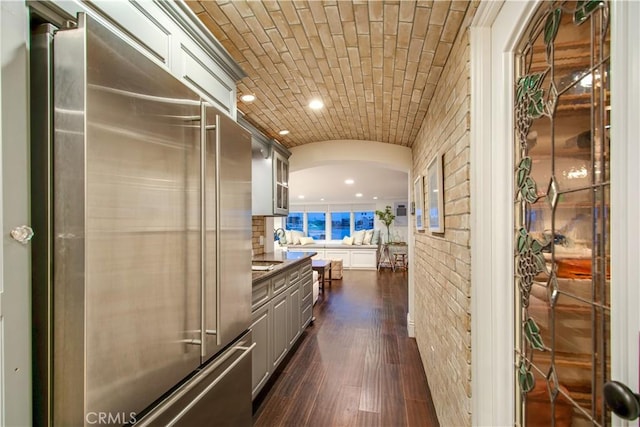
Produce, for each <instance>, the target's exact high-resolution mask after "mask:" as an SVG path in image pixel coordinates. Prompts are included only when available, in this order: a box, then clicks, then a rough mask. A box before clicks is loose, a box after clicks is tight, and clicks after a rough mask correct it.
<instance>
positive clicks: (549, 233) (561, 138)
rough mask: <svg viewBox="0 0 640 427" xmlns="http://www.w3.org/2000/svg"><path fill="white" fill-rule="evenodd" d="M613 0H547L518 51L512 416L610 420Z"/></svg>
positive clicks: (573, 422) (570, 422)
mask: <svg viewBox="0 0 640 427" xmlns="http://www.w3.org/2000/svg"><path fill="white" fill-rule="evenodd" d="M608 19H609V3H608V2H606V1H600V0H598V1H586V0H582V1H550V2H542V4H541V6H540V7H539V9H538V11H537V12H536V14H535V15H534V17H533V18H532V20H531V22H530V23H529V24H528V27H527V29H526V30H525V32H524V36H523V39H522V40H521V42H520V45H519V49H518V52H517V54H516V70H517V74H516V76H515V79H514V82H515V85H514V100H515V105H514V112H513V114H514V123H515V129H514V146H515V152H516V158H515V159H514V187H515V194H514V203H515V207H516V209H515V211H516V218H515V224H516V228H515V230H514V239H515V247H516V253H515V254H514V257H515V277H514V286H515V289H516V294H517V298H516V301H515V303H516V305H517V309H516V313H517V318H516V322H517V325H518V326H517V331H518V333H517V336H516V342H517V345H516V349H515V351H516V367H515V375H516V378H515V379H516V384H517V389H518V391H517V396H518V402H519V404H518V405H519V407H518V408H517V410H516V413H517V414H519V415H518V419H517V420H516V424H518V425H552V426H564V425H566V426H582V425H608V424H610V414H609V412H608V411H607V410H606V409H605V406H604V403H603V399H602V386H603V383H604V382H605V380H607V379H608V378H609V376H610V370H609V369H610V368H609V366H610V362H609V354H610V350H609V348H610V345H609V336H610V333H609V325H610V305H609V301H610V299H609V284H610V278H609V264H610V255H609V254H610V249H609V209H610V204H609V148H610V141H609V117H610V107H609V99H610V95H609V64H610V61H609V51H610V49H609V43H610V41H609V28H610V23H609V21H608Z"/></svg>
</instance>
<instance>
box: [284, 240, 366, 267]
mask: <svg viewBox="0 0 640 427" xmlns="http://www.w3.org/2000/svg"><path fill="white" fill-rule="evenodd" d="M287 250H288V251H289V252H303V251H313V252H317V255H316V256H314V257H313V258H315V259H327V260H332V259H341V260H342V267H343V268H345V269H355V270H357V269H361V270H375V269H376V267H377V265H376V260H377V257H376V254H377V252H378V245H343V244H342V241H336V242H331V241H329V242H321V241H319V242H317V243H313V244H310V245H287Z"/></svg>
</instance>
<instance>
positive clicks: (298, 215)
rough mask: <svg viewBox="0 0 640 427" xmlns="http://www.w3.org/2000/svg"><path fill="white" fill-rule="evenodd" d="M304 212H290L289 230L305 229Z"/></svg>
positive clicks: (288, 219)
mask: <svg viewBox="0 0 640 427" xmlns="http://www.w3.org/2000/svg"><path fill="white" fill-rule="evenodd" d="M303 215H304V214H303V213H302V212H289V215H288V216H287V226H286V228H287V230H298V231H304V216H303Z"/></svg>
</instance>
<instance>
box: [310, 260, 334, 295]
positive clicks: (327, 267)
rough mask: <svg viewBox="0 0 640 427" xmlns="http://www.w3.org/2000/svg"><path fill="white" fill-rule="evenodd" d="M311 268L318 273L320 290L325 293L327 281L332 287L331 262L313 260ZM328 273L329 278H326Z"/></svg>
mask: <svg viewBox="0 0 640 427" xmlns="http://www.w3.org/2000/svg"><path fill="white" fill-rule="evenodd" d="M311 268H312V269H313V270H315V271H317V272H318V282H320V289H322V290H323V291H324V282H325V280H328V281H329V285H331V261H329V260H325V259H312V260H311ZM327 271H328V273H329V277H328V278H326V277H327V276H326V274H327ZM325 278H326V279H325Z"/></svg>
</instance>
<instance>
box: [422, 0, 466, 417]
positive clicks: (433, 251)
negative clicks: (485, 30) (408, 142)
mask: <svg viewBox="0 0 640 427" xmlns="http://www.w3.org/2000/svg"><path fill="white" fill-rule="evenodd" d="M476 6H477V3H475V4H472V5H471V6H469V8H468V10H467V12H466V16H465V21H464V24H463V26H462V29H461V30H460V32H459V33H458V34H457V35H456V38H455V41H454V42H453V48H452V51H451V54H450V56H449V58H448V59H447V62H446V64H445V66H444V69H443V72H442V74H441V78H440V80H439V81H438V84H437V88H436V91H435V93H434V98H433V100H432V101H431V104H430V106H429V110H428V111H427V115H426V117H425V120H424V122H423V124H422V127H421V129H420V132H419V133H418V137H417V138H416V141H415V143H414V144H413V146H412V150H413V172H414V176H417V175H422V176H425V175H426V170H427V164H428V163H429V162H430V161H431V159H433V157H434V156H435V155H436V153H442V154H443V164H444V171H443V174H444V215H445V216H444V223H445V231H444V233H443V234H431V232H429V231H424V232H416V231H415V230H414V233H415V237H416V244H415V267H414V268H415V270H414V271H415V272H414V283H415V299H414V301H415V307H414V322H415V331H416V341H417V343H418V347H419V349H420V355H421V357H422V362H423V364H424V368H425V371H426V373H427V378H428V380H429V387H430V389H431V393H432V396H433V401H434V404H435V407H436V411H437V413H438V419H439V421H440V424H441V425H456V426H459V425H470V424H471V247H470V241H469V239H470V232H469V215H470V211H471V210H470V193H469V192H470V187H469V121H470V116H469V110H470V93H469V91H470V80H469V79H470V67H469V54H470V50H469V32H468V27H469V24H470V23H471V19H472V18H473V14H474V13H475V10H476ZM425 200H426V195H425Z"/></svg>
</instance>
